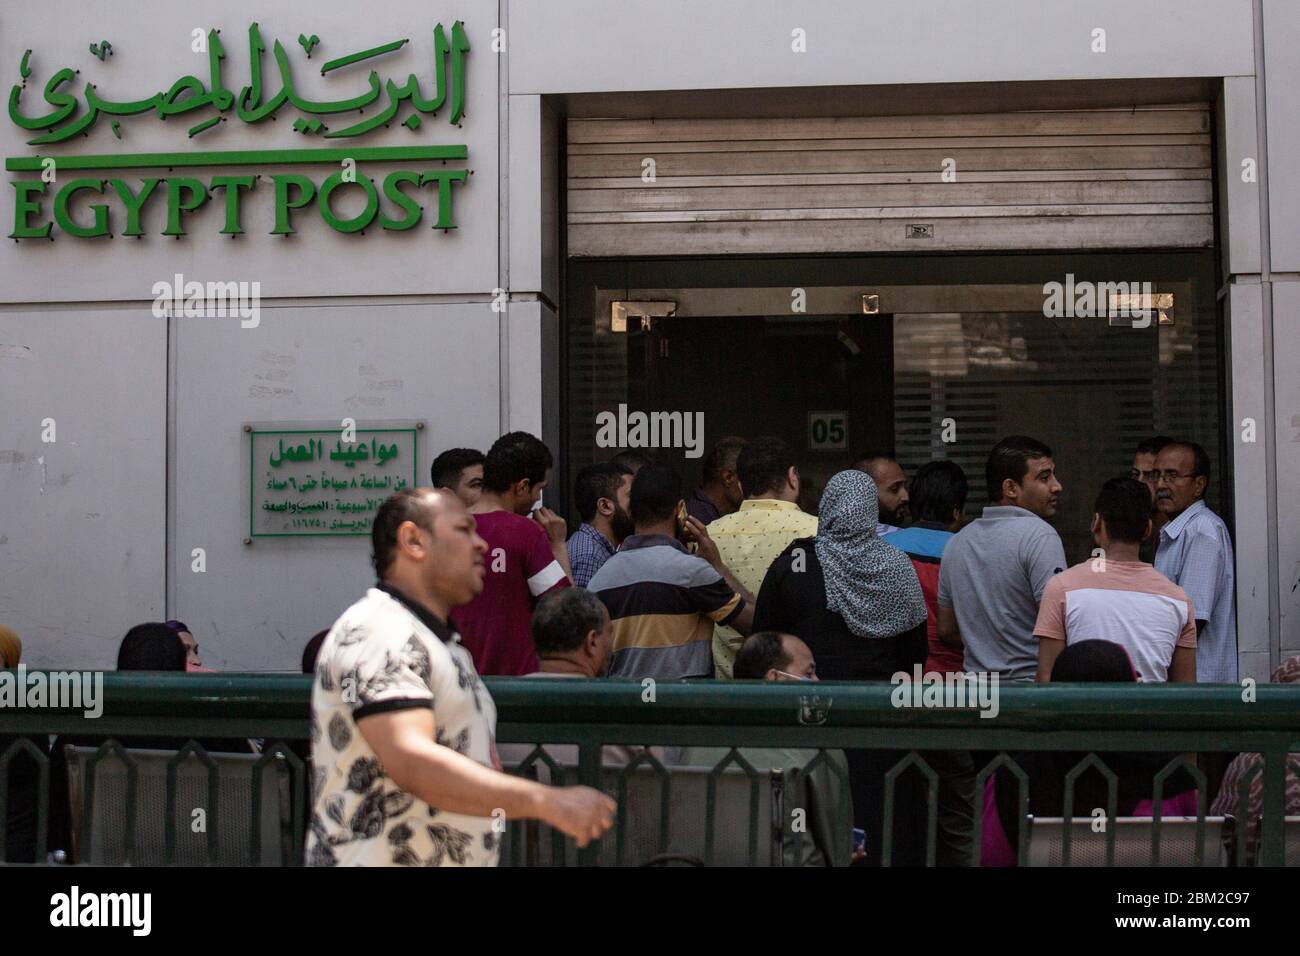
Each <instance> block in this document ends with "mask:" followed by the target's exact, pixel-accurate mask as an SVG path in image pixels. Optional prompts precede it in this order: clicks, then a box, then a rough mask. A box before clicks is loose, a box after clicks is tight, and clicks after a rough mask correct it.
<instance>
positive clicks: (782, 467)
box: [709, 436, 817, 680]
mask: <svg viewBox="0 0 1300 956" xmlns="http://www.w3.org/2000/svg"><path fill="white" fill-rule="evenodd" d="M736 473H737V476H738V477H739V479H740V485H741V487H742V488H743V489H744V492H745V500H744V501H742V502H741V503H740V508H739V510H737V511H733V512H732V513H731V514H729V515H723V516H722V517H721V518H715V519H714V520H713V521H712V522H710V524H709V537H710V538H712V539H713V541H714V543H715V544H717V546H718V552H719V554H720V555H721V557H722V562H723V564H725V565H726V566H727V567H728V568H730V569H731V572H732V574H734V575H735V576H736V578H737V580H738V581H739V582H740V583H741V584H743V585H744V586H745V587H746V588H747V589H748V590H749V592H750V593H751V594H753V595H755V596H757V595H758V590H759V588H760V587H761V586H762V584H763V576H764V575H766V574H767V569H768V567H769V566H770V565H771V564H772V562H773V561H774V560H776V556H777V555H779V554H780V553H781V552H782V551H784V550H785V547H786V545H788V544H789V543H790V542H791V541H793V540H794V539H795V538H807V537H810V536H812V535H815V534H816V533H817V517H816V515H810V514H806V513H804V512H802V511H800V510H799V506H798V504H796V502H797V501H798V500H799V469H798V468H797V467H796V466H795V463H794V452H793V451H791V450H790V447H789V446H788V445H787V444H786V443H785V442H783V441H782V440H781V439H779V438H773V437H771V436H764V437H762V438H755V439H754V440H753V441H751V442H748V443H747V444H746V445H745V447H744V448H742V449H741V451H740V456H739V457H738V458H737V459H736ZM744 641H745V638H744V635H742V634H740V633H738V632H736V631H735V630H733V629H732V628H730V627H724V626H722V625H716V626H715V627H714V629H713V665H714V670H715V671H716V676H717V677H718V678H719V679H723V680H731V666H732V663H733V662H734V661H735V659H736V652H737V651H738V650H740V646H741V644H743V643H744Z"/></svg>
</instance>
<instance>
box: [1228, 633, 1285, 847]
mask: <svg viewBox="0 0 1300 956" xmlns="http://www.w3.org/2000/svg"><path fill="white" fill-rule="evenodd" d="M1271 680H1272V682H1273V683H1274V684H1300V655H1297V656H1295V657H1288V658H1287V659H1286V660H1284V661H1283V662H1282V663H1281V664H1278V665H1277V668H1276V669H1275V670H1274V671H1273V676H1272V678H1271ZM1243 786H1245V788H1246V808H1245V810H1244V811H1243V810H1242V806H1241V797H1242V787H1243ZM1263 810H1264V759H1263V758H1262V757H1261V756H1260V755H1259V754H1238V755H1237V756H1236V757H1235V758H1234V759H1233V761H1232V763H1230V764H1228V772H1227V773H1225V774H1224V775H1223V784H1222V786H1220V787H1219V795H1218V796H1217V797H1215V798H1214V803H1213V804H1212V805H1211V807H1210V812H1211V813H1213V814H1216V815H1222V816H1225V817H1233V818H1235V820H1236V836H1237V839H1239V840H1240V839H1241V838H1242V835H1243V834H1244V835H1245V839H1246V865H1247V866H1254V865H1255V857H1256V854H1257V853H1258V852H1259V828H1260V821H1261V819H1262V814H1263ZM1284 813H1285V814H1286V816H1288V817H1294V816H1300V753H1296V752H1295V751H1292V752H1291V753H1289V754H1287V758H1286V805H1285V810H1284ZM1288 862H1289V861H1288Z"/></svg>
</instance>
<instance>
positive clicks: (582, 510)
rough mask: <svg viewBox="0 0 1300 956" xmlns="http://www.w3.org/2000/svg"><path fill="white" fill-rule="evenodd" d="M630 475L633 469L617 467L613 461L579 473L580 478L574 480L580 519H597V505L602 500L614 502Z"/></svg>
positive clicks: (587, 468) (574, 498)
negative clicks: (619, 489) (625, 477)
mask: <svg viewBox="0 0 1300 956" xmlns="http://www.w3.org/2000/svg"><path fill="white" fill-rule="evenodd" d="M630 474H632V469H631V468H629V467H627V465H616V464H614V463H613V462H612V461H611V462H599V461H598V462H596V463H595V464H593V465H587V466H586V467H584V468H583V469H582V470H581V471H579V472H578V477H577V478H575V479H574V480H573V500H574V501H575V503H576V504H577V505H578V517H579V518H580V519H581V520H583V521H591V520H592V519H593V518H595V517H596V505H597V503H599V501H600V499H601V498H608V499H609V500H610V501H614V500H615V495H617V494H618V486H619V485H620V484H621V483H622V481H623V478H624V476H626V475H630Z"/></svg>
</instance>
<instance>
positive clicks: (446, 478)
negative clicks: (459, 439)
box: [429, 448, 484, 488]
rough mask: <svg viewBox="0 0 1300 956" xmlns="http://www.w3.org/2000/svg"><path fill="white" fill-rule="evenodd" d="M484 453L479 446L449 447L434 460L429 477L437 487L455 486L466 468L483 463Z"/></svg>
mask: <svg viewBox="0 0 1300 956" xmlns="http://www.w3.org/2000/svg"><path fill="white" fill-rule="evenodd" d="M483 461H484V459H483V453H482V452H481V451H479V450H478V449H477V448H448V449H447V450H446V451H444V452H443V453H442V454H441V455H439V456H438V457H437V458H435V459H434V460H433V467H432V468H430V469H429V477H430V478H432V479H433V487H435V488H455V487H456V486H457V485H458V484H460V476H461V474H463V473H464V471H465V469H466V468H472V467H473V466H474V465H481V464H483Z"/></svg>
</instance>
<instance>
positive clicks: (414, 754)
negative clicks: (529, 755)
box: [357, 707, 615, 846]
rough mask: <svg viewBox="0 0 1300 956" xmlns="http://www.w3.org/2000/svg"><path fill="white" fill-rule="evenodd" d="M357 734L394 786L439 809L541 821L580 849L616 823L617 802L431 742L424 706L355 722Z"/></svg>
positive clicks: (431, 730) (431, 728) (430, 718)
mask: <svg viewBox="0 0 1300 956" xmlns="http://www.w3.org/2000/svg"><path fill="white" fill-rule="evenodd" d="M357 729H358V730H360V731H361V736H362V737H364V738H365V739H366V743H368V744H369V745H370V747H371V749H372V750H374V752H375V754H376V756H378V757H379V762H380V763H381V764H383V767H384V772H385V773H387V774H388V776H389V777H390V778H392V781H393V783H395V784H397V786H399V787H400V788H401V789H402V790H404V791H406V792H407V793H410V794H413V795H414V796H416V797H419V798H420V799H421V800H423V801H424V802H425V803H427V804H429V805H430V806H433V807H437V808H438V809H440V810H447V811H449V812H451V813H463V814H466V815H467V816H474V817H490V816H492V813H493V811H496V810H499V811H502V812H504V813H505V815H506V818H507V819H528V818H532V819H538V820H542V821H544V822H545V823H548V824H550V825H551V826H553V827H555V828H556V829H557V830H560V831H562V832H564V833H566V834H568V835H569V836H571V837H573V838H574V839H575V840H576V841H577V843H578V846H586V845H587V844H588V843H590V842H591V841H592V840H594V839H596V838H598V837H599V836H600V835H601V834H603V833H604V832H605V831H606V830H608V829H609V828H610V826H611V825H612V824H613V822H614V808H615V803H614V801H613V800H611V799H610V798H609V797H608V796H606V795H605V794H603V793H601V792H600V791H598V790H592V789H591V788H590V787H547V786H544V785H542V784H540V783H537V782H535V781H532V780H525V779H523V778H520V777H512V776H510V775H509V774H505V773H500V772H498V771H496V770H492V769H490V768H488V767H484V766H483V765H482V764H479V763H477V762H475V761H473V760H471V759H470V758H469V757H466V756H463V755H462V754H458V753H456V751H454V750H452V749H451V748H449V747H443V746H442V745H440V744H438V743H435V742H434V736H435V728H434V720H433V711H432V710H431V709H429V708H427V707H413V708H409V709H407V710H397V711H389V712H386V713H380V714H371V715H370V716H368V717H362V718H361V719H360V720H358V721H357Z"/></svg>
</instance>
